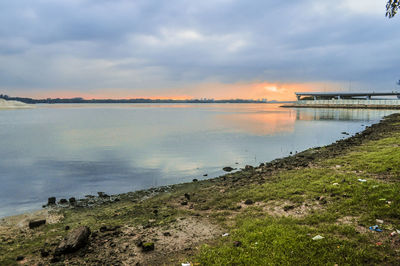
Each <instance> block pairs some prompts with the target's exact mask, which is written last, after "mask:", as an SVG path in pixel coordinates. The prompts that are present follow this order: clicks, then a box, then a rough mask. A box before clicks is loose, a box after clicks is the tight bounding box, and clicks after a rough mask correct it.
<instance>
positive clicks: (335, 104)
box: [283, 92, 400, 109]
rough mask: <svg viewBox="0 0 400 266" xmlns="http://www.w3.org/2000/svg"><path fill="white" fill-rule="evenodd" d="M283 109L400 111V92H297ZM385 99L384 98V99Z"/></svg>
mask: <svg viewBox="0 0 400 266" xmlns="http://www.w3.org/2000/svg"><path fill="white" fill-rule="evenodd" d="M295 94H296V97H297V101H296V102H294V104H293V105H285V106H283V107H299V108H300V107H311V108H371V109H400V92H296V93H295ZM382 97H384V98H382Z"/></svg>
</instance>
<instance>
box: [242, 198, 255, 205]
mask: <svg viewBox="0 0 400 266" xmlns="http://www.w3.org/2000/svg"><path fill="white" fill-rule="evenodd" d="M253 203H254V201H252V200H251V199H247V200H246V201H245V202H244V204H246V205H251V204H253Z"/></svg>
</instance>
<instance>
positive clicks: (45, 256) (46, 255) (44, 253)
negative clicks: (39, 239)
mask: <svg viewBox="0 0 400 266" xmlns="http://www.w3.org/2000/svg"><path fill="white" fill-rule="evenodd" d="M49 255H50V253H49V252H48V251H47V250H45V249H43V248H42V249H41V250H40V256H42V258H47V257H48V256H49Z"/></svg>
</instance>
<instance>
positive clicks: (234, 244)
mask: <svg viewBox="0 0 400 266" xmlns="http://www.w3.org/2000/svg"><path fill="white" fill-rule="evenodd" d="M241 245H242V242H240V241H235V242H233V246H234V247H240V246H241Z"/></svg>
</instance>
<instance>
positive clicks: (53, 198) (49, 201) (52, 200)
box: [47, 197, 56, 205]
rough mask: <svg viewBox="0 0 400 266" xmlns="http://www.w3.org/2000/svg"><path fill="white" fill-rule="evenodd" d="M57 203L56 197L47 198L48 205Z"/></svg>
mask: <svg viewBox="0 0 400 266" xmlns="http://www.w3.org/2000/svg"><path fill="white" fill-rule="evenodd" d="M54 204H56V197H50V198H48V199H47V205H54Z"/></svg>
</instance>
